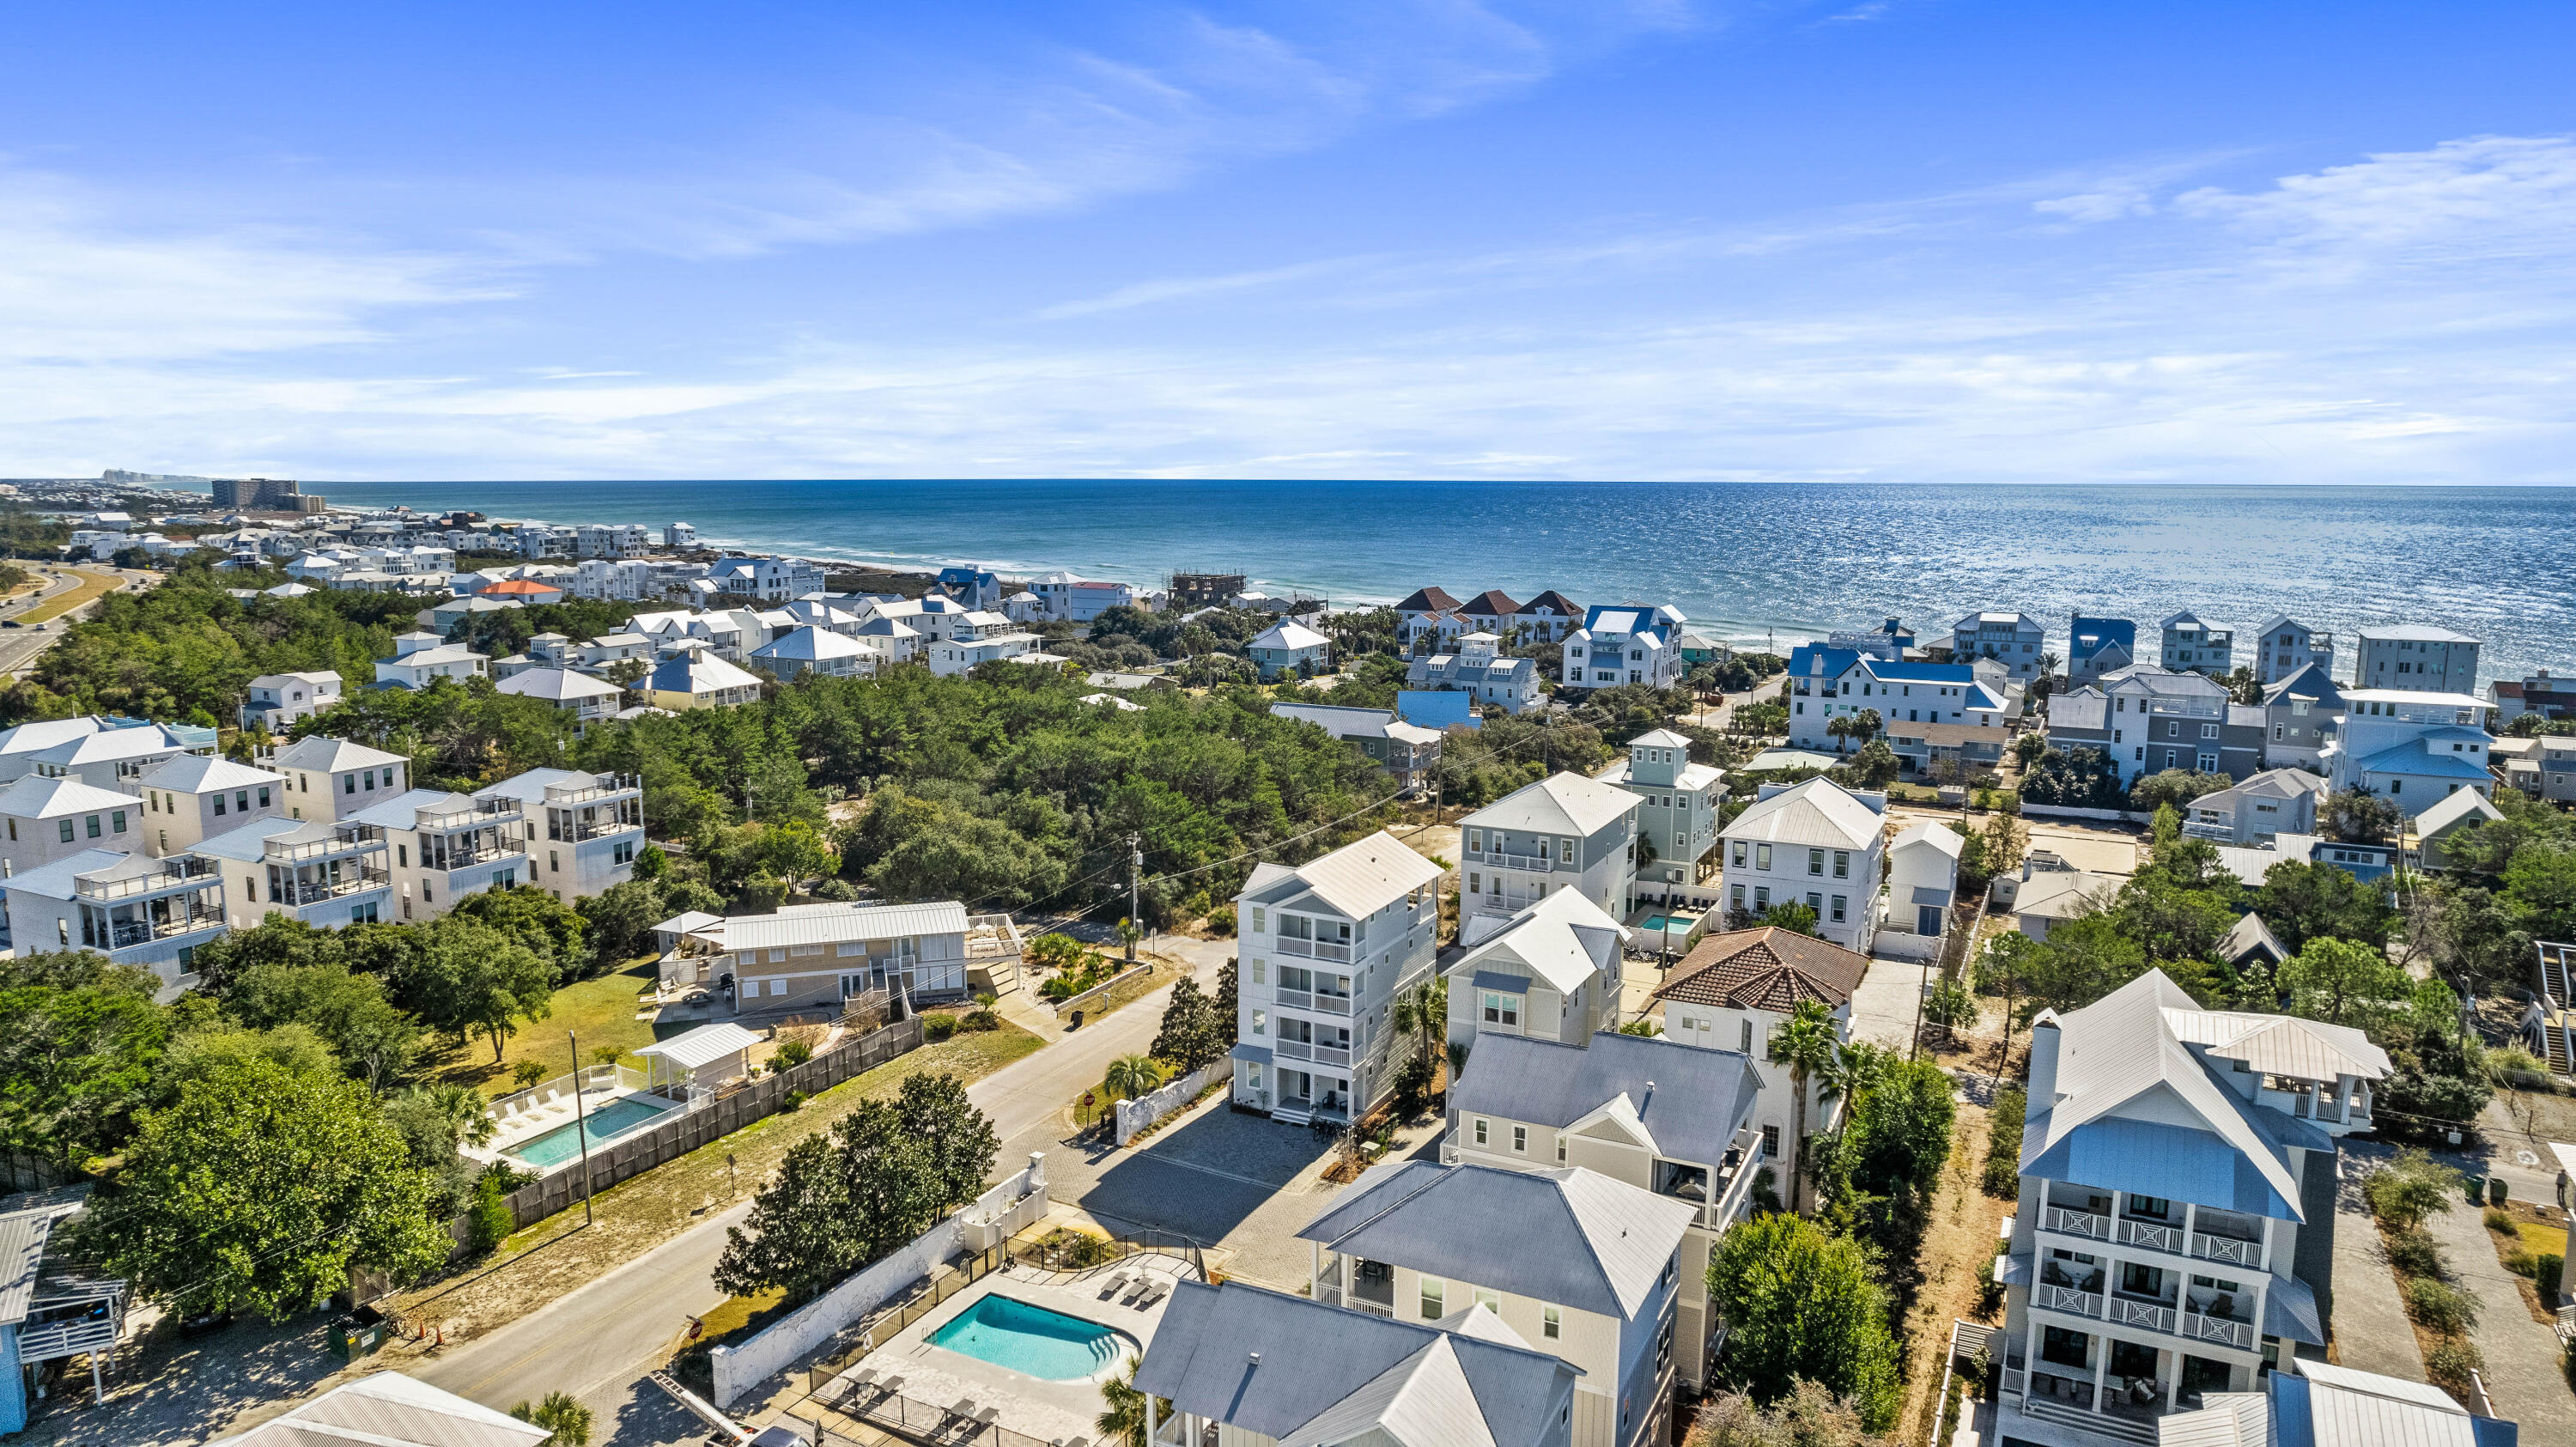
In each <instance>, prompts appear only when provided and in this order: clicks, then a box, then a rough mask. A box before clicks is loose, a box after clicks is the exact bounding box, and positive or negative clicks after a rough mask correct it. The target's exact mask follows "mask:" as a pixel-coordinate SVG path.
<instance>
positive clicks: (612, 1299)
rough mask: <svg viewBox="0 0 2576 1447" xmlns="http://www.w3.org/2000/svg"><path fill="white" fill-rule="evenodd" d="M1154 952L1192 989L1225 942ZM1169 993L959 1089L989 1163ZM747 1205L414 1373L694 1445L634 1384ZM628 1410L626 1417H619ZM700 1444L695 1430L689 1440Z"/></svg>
mask: <svg viewBox="0 0 2576 1447" xmlns="http://www.w3.org/2000/svg"><path fill="white" fill-rule="evenodd" d="M1160 944H1161V945H1162V946H1163V947H1164V948H1165V949H1166V952H1167V953H1171V954H1173V955H1175V956H1178V957H1180V958H1185V959H1188V960H1189V961H1190V962H1191V965H1192V968H1193V972H1194V974H1195V976H1196V978H1197V979H1198V980H1199V983H1200V984H1201V986H1202V987H1206V986H1212V985H1213V984H1214V983H1215V980H1216V970H1217V966H1218V965H1220V964H1222V963H1223V962H1224V960H1225V959H1226V958H1227V957H1228V956H1229V955H1231V954H1232V953H1233V945H1232V942H1231V941H1222V940H1220V941H1195V940H1174V939H1166V940H1164V941H1161V942H1160ZM1168 993H1169V987H1166V988H1165V989H1164V990H1159V991H1156V992H1155V993H1154V994H1152V995H1148V996H1146V997H1145V998H1144V999H1142V1000H1139V1001H1137V1002H1135V1003H1134V1004H1131V1005H1129V1006H1127V1007H1126V1008H1124V1009H1122V1010H1119V1011H1118V1012H1117V1013H1116V1014H1113V1015H1111V1016H1110V1017H1109V1018H1108V1019H1106V1020H1103V1021H1100V1022H1098V1023H1097V1024H1094V1025H1090V1026H1086V1027H1085V1028H1083V1029H1081V1030H1079V1031H1074V1032H1070V1033H1068V1034H1065V1035H1063V1036H1061V1037H1059V1038H1058V1039H1057V1040H1055V1041H1054V1042H1053V1043H1051V1044H1050V1045H1049V1046H1048V1048H1046V1049H1044V1050H1041V1051H1039V1052H1038V1053H1037V1054H1035V1055H1032V1056H1030V1057H1028V1058H1027V1059H1025V1060H1022V1061H1019V1062H1018V1063H1016V1064H1013V1065H1011V1066H1008V1067H1006V1068H1004V1069H1002V1070H999V1071H996V1072H995V1073H993V1074H992V1075H989V1076H986V1077H985V1078H984V1079H982V1080H979V1081H977V1082H975V1083H974V1084H973V1085H971V1086H968V1087H967V1091H966V1093H967V1098H968V1099H970V1100H972V1101H974V1103H975V1105H976V1107H977V1108H978V1109H980V1110H982V1111H983V1112H984V1113H985V1114H986V1115H987V1116H989V1117H991V1118H992V1121H993V1126H994V1130H995V1131H996V1133H998V1134H999V1135H1000V1136H1001V1138H1002V1139H1003V1141H1005V1142H1006V1143H1008V1145H1007V1146H1006V1148H1005V1151H1004V1153H1003V1155H1002V1157H1001V1159H1000V1160H998V1161H997V1162H996V1163H995V1164H996V1166H997V1168H998V1169H999V1170H1001V1171H1011V1170H1015V1169H1017V1168H1018V1167H1019V1166H1021V1165H1023V1164H1026V1161H1025V1159H1024V1156H1023V1155H1015V1154H1013V1151H1014V1150H1022V1151H1024V1150H1025V1149H1033V1148H1043V1147H1042V1146H1029V1145H1025V1144H1024V1143H1026V1142H1032V1141H1036V1142H1043V1141H1047V1140H1050V1139H1052V1138H1053V1136H1054V1134H1056V1131H1055V1121H1056V1118H1057V1112H1058V1111H1059V1110H1061V1109H1062V1108H1063V1107H1064V1105H1065V1103H1066V1102H1067V1101H1068V1100H1070V1099H1072V1098H1073V1097H1074V1096H1075V1095H1078V1094H1079V1093H1080V1092H1081V1091H1082V1090H1083V1088H1084V1087H1085V1086H1088V1085H1093V1084H1097V1083H1098V1082H1099V1080H1100V1077H1101V1076H1102V1074H1104V1073H1105V1072H1106V1070H1107V1068H1108V1065H1109V1062H1110V1061H1111V1060H1112V1059H1114V1058H1115V1057H1117V1056H1120V1055H1129V1054H1134V1053H1136V1052H1139V1051H1142V1050H1143V1049H1144V1048H1145V1047H1146V1046H1147V1045H1148V1044H1149V1043H1151V1041H1152V1040H1153V1038H1154V1032H1155V1030H1156V1028H1157V1027H1158V1026H1159V1025H1160V1024H1161V1021H1162V1013H1163V1001H1164V998H1165V996H1166V995H1167V994H1168ZM750 1209H751V1208H750V1203H749V1202H745V1203H744V1204H742V1205H740V1206H737V1207H735V1208H733V1209H732V1210H729V1211H727V1212H725V1213H724V1214H723V1215H721V1216H718V1217H716V1218H714V1219H713V1220H711V1221H708V1222H707V1223H706V1224H704V1225H701V1226H697V1227H693V1228H691V1229H690V1230H689V1231H688V1232H687V1233H686V1234H684V1235H681V1236H678V1237H675V1238H673V1239H672V1240H670V1241H667V1242H665V1243H663V1244H662V1245H661V1246H659V1247H657V1248H655V1249H654V1250H653V1251H651V1252H649V1253H647V1254H645V1255H643V1256H640V1257H638V1258H636V1259H635V1260H634V1261H631V1262H628V1263H627V1264H626V1265H624V1266H622V1267H619V1268H618V1269H617V1270H615V1271H613V1272H610V1273H609V1274H608V1275H606V1276H603V1277H601V1278H599V1279H598V1280H596V1281H593V1282H591V1283H589V1284H588V1285H586V1286H583V1287H582V1288H581V1289H579V1290H577V1291H575V1292H573V1293H572V1294H571V1295H569V1296H566V1297H565V1298H564V1299H563V1300H561V1301H559V1302H557V1303H555V1304H554V1305H552V1306H549V1307H547V1308H545V1309H544V1310H542V1311H539V1312H536V1313H535V1314H533V1315H530V1316H526V1317H522V1318H521V1319H520V1320H518V1321H516V1322H513V1323H512V1324H510V1325H509V1326H505V1327H503V1328H501V1329H500V1330H499V1331H496V1332H493V1333H492V1334H491V1335H489V1336H485V1337H481V1338H478V1339H477V1340H475V1341H473V1342H471V1343H468V1344H466V1345H465V1346H462V1347H459V1348H457V1349H456V1350H455V1351H453V1352H452V1353H450V1354H447V1355H445V1356H441V1357H437V1358H434V1359H431V1360H429V1361H426V1362H424V1363H423V1364H422V1365H421V1366H420V1367H418V1368H417V1369H415V1371H414V1373H413V1374H414V1375H416V1376H418V1377H419V1378H420V1379H421V1380H423V1381H426V1382H428V1383H430V1384H431V1385H433V1386H437V1387H442V1388H445V1389H446V1390H448V1391H451V1392H456V1393H458V1394H460V1395H462V1396H466V1397H469V1398H472V1399H473V1400H475V1401H478V1402H481V1403H484V1404H485V1405H487V1406H492V1407H497V1408H500V1409H502V1410H504V1411H507V1410H508V1409H509V1408H510V1406H511V1405H512V1404H513V1403H517V1402H522V1401H529V1400H534V1399H536V1398H539V1397H542V1396H544V1395H545V1394H546V1393H548V1392H553V1391H569V1392H571V1393H573V1394H574V1395H576V1396H578V1397H580V1398H582V1399H583V1400H584V1401H585V1402H587V1403H589V1404H590V1406H591V1408H592V1409H593V1410H594V1411H596V1412H597V1413H599V1416H600V1421H599V1426H598V1436H597V1438H596V1439H595V1440H598V1441H600V1442H603V1443H611V1444H617V1447H625V1444H629V1443H635V1444H642V1443H662V1442H679V1441H684V1440H694V1439H693V1436H692V1433H691V1431H690V1427H691V1425H692V1424H691V1423H690V1421H689V1419H688V1418H686V1417H684V1416H681V1415H679V1414H677V1413H676V1412H675V1411H671V1410H668V1409H666V1407H665V1406H664V1404H663V1403H662V1402H661V1401H660V1400H659V1399H660V1397H661V1393H660V1392H658V1391H657V1390H655V1389H653V1388H651V1387H649V1386H647V1387H645V1388H643V1390H642V1391H641V1392H640V1393H639V1392H638V1391H637V1383H638V1382H639V1380H640V1379H641V1378H642V1377H643V1375H644V1373H645V1372H646V1371H648V1370H649V1369H650V1368H651V1367H652V1366H653V1365H655V1364H656V1362H658V1360H659V1359H660V1357H661V1356H662V1354H663V1353H664V1352H665V1351H666V1350H667V1349H669V1348H670V1346H671V1345H672V1344H673V1342H674V1341H675V1340H676V1339H677V1337H678V1334H679V1332H680V1330H681V1329H682V1327H683V1326H685V1324H686V1319H687V1318H688V1317H690V1316H694V1315H698V1314H701V1313H704V1312H706V1311H709V1310H711V1309H713V1308H714V1307H716V1306H718V1305H720V1304H721V1303H722V1302H723V1301H724V1299H725V1294H724V1293H723V1292H721V1291H718V1290H716V1289H715V1287H714V1286H713V1285H712V1284H711V1283H710V1281H709V1275H710V1273H711V1272H713V1271H714V1269H715V1263H716V1257H717V1256H718V1255H719V1254H720V1253H721V1252H722V1251H723V1250H724V1244H725V1228H726V1227H728V1226H732V1225H735V1224H738V1223H739V1222H740V1221H741V1220H742V1218H743V1217H744V1216H745V1215H746V1214H748V1212H749V1211H750ZM630 1409H631V1410H630ZM695 1435H697V1436H703V1429H699V1431H698V1432H697V1433H696V1434H695Z"/></svg>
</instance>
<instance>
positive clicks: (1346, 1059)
mask: <svg viewBox="0 0 2576 1447" xmlns="http://www.w3.org/2000/svg"><path fill="white" fill-rule="evenodd" d="M1315 1063H1316V1064H1317V1065H1341V1066H1347V1065H1349V1064H1350V1063H1351V1052H1350V1051H1349V1050H1348V1049H1347V1048H1343V1047H1338V1046H1332V1045H1318V1046H1316V1047H1315Z"/></svg>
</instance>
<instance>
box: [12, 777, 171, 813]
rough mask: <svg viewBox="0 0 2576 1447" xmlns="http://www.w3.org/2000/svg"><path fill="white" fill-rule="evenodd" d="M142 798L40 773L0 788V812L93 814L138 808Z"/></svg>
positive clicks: (76, 780)
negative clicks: (50, 777)
mask: <svg viewBox="0 0 2576 1447" xmlns="http://www.w3.org/2000/svg"><path fill="white" fill-rule="evenodd" d="M142 807H143V801H142V800H141V799H138V798H135V797H133V796H132V795H129V794H119V793H117V792H115V791H114V790H111V789H102V788H99V787H98V786H96V785H95V784H84V783H82V782H81V781H80V780H78V779H72V778H62V779H49V778H46V777H44V776H43V775H41V774H29V775H27V776H26V777H25V778H23V779H20V780H18V781H17V782H16V783H13V784H11V785H10V786H9V787H8V788H6V789H0V814H13V815H16V816H17V817H18V818H21V819H53V818H58V817H61V816H63V815H67V814H92V813H96V812H98V811H99V810H102V809H134V810H138V811H139V810H141V809H142Z"/></svg>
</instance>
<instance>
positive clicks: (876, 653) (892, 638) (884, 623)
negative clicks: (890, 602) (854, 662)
mask: <svg viewBox="0 0 2576 1447" xmlns="http://www.w3.org/2000/svg"><path fill="white" fill-rule="evenodd" d="M850 637H851V638H853V639H855V640H857V642H858V645H859V646H860V647H861V648H864V649H866V650H867V651H868V656H869V658H871V659H872V660H873V667H874V668H883V667H885V666H886V665H888V664H891V663H912V662H915V661H917V660H919V659H920V657H921V650H922V648H923V646H924V645H923V641H922V636H921V630H919V629H917V628H915V627H913V626H912V625H911V624H909V623H907V622H905V621H904V620H902V619H900V618H869V619H867V620H866V621H864V622H862V623H860V624H859V626H858V627H857V628H856V629H854V630H852V631H851V633H850Z"/></svg>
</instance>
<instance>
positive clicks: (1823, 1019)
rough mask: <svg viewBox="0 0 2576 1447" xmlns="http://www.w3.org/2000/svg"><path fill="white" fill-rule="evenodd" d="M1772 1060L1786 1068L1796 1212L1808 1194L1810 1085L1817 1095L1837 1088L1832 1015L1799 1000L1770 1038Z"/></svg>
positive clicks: (1838, 1058)
mask: <svg viewBox="0 0 2576 1447" xmlns="http://www.w3.org/2000/svg"><path fill="white" fill-rule="evenodd" d="M1771 1058H1772V1059H1773V1060H1776V1061H1779V1062H1780V1063H1781V1064H1783V1065H1786V1066H1788V1067H1789V1109H1790V1112H1791V1115H1790V1123H1789V1131H1790V1135H1789V1209H1791V1210H1793V1211H1794V1210H1797V1209H1798V1207H1799V1202H1800V1201H1802V1200H1804V1199H1805V1197H1806V1192H1807V1182H1806V1172H1805V1170H1804V1169H1803V1167H1804V1166H1805V1165H1806V1154H1807V1092H1808V1087H1809V1085H1810V1084H1811V1083H1812V1084H1814V1085H1816V1086H1818V1087H1820V1089H1819V1090H1818V1092H1817V1093H1818V1094H1819V1095H1820V1096H1823V1095H1828V1094H1831V1093H1834V1092H1835V1091H1837V1090H1839V1088H1840V1081H1839V1080H1838V1079H1837V1078H1836V1076H1837V1072H1838V1071H1839V1069H1840V1068H1841V1065H1842V1036H1841V1035H1840V1034H1839V1033H1837V1032H1836V1030H1835V1028H1834V1017H1833V1012H1831V1011H1829V1010H1827V1009H1826V1008H1825V1007H1824V1005H1823V1004H1822V1003H1820V1002H1818V1001H1815V1000H1800V1001H1799V1002H1798V1008H1797V1010H1796V1012H1795V1013H1793V1014H1791V1015H1790V1016H1789V1018H1788V1020H1787V1021H1786V1022H1785V1023H1783V1024H1782V1025H1781V1026H1780V1028H1779V1029H1778V1030H1777V1031H1775V1032H1774V1033H1773V1034H1772V1036H1771Z"/></svg>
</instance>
